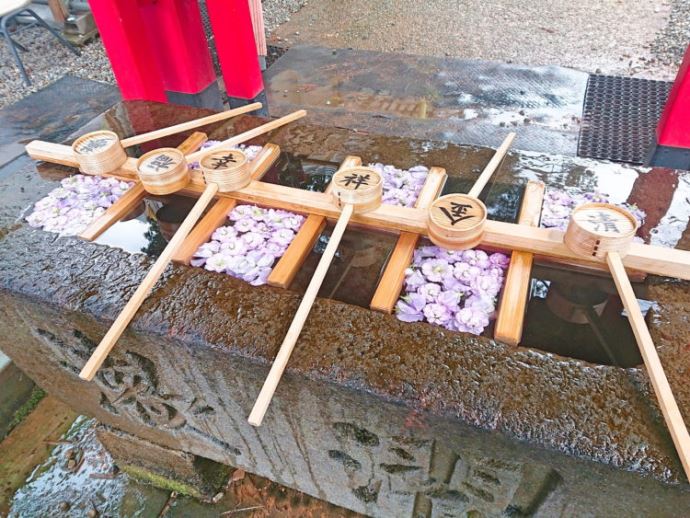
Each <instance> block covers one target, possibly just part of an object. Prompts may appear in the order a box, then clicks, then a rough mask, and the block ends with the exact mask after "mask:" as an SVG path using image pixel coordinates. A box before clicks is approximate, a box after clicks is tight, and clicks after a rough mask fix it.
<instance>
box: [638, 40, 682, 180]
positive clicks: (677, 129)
mask: <svg viewBox="0 0 690 518" xmlns="http://www.w3.org/2000/svg"><path fill="white" fill-rule="evenodd" d="M656 137H657V138H656V143H655V145H654V146H653V148H652V150H651V153H650V155H649V159H648V160H647V162H648V164H649V165H655V166H661V167H670V168H674V169H690V46H689V47H688V48H687V49H686V50H685V57H684V58H683V63H682V64H681V66H680V69H679V70H678V74H677V75H676V79H675V81H674V82H673V88H671V92H670V94H669V96H668V100H667V101H666V106H665V107H664V111H663V113H662V114H661V118H660V119H659V123H658V125H657V128H656Z"/></svg>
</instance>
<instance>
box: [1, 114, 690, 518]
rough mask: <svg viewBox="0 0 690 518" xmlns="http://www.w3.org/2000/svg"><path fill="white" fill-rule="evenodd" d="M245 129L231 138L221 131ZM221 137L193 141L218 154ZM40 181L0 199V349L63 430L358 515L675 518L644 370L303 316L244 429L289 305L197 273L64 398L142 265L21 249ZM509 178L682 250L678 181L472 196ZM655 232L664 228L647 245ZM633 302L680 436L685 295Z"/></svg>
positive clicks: (72, 248) (465, 165)
mask: <svg viewBox="0 0 690 518" xmlns="http://www.w3.org/2000/svg"><path fill="white" fill-rule="evenodd" d="M127 113H129V117H126V114H127ZM197 113H198V112H194V113H193V111H191V110H182V109H179V108H172V107H161V106H157V105H148V104H145V103H131V104H130V103H128V104H125V105H120V106H118V107H117V108H116V109H115V110H114V111H113V112H111V113H109V114H106V116H105V117H104V118H103V119H101V120H100V121H94V123H93V124H92V125H91V126H93V127H99V126H100V125H102V124H103V123H104V122H105V121H110V123H111V124H112V125H114V126H115V127H116V129H121V128H124V127H127V125H128V123H125V121H127V120H129V122H131V121H132V120H138V117H139V116H142V114H146V116H147V117H151V118H152V120H155V121H156V124H158V125H160V126H165V125H167V124H171V123H173V122H179V120H180V119H181V118H184V119H185V120H186V119H189V118H192V117H193V116H194V115H197ZM142 117H143V116H142ZM144 119H145V118H144ZM259 123H260V120H257V119H253V118H251V117H245V118H242V119H240V120H238V121H237V122H236V123H235V125H236V126H237V128H236V130H237V129H239V126H242V129H246V128H247V127H249V126H250V125H256V124H259ZM232 126H233V124H232V123H230V124H226V125H224V126H219V127H218V128H217V129H216V130H214V131H212V132H211V133H212V134H211V135H210V136H212V138H222V137H223V136H225V135H227V134H228V133H232V132H233V131H236V130H233V128H232ZM93 127H92V128H90V129H93ZM183 138H184V136H179V137H178V139H179V141H181V140H182V139H183ZM167 140H168V141H169V143H168V145H173V146H174V145H176V144H178V143H179V142H178V141H175V140H173V139H167ZM266 141H268V139H265V140H263V141H262V142H258V143H263V142H266ZM270 141H271V142H274V143H276V144H279V145H280V146H281V148H283V149H284V150H285V151H288V152H291V153H293V154H294V155H297V156H302V157H309V160H311V161H321V162H327V163H338V162H339V161H341V160H342V159H343V158H344V156H345V155H359V156H361V157H362V159H363V161H364V162H365V163H366V162H382V163H391V164H393V165H395V166H396V167H411V166H413V165H417V164H424V165H428V166H432V165H436V166H442V167H446V168H447V170H448V172H449V174H451V175H452V176H454V177H457V178H466V179H470V178H473V177H475V176H476V174H478V172H479V171H480V170H481V168H482V167H483V165H484V164H485V163H486V162H487V161H488V159H489V157H490V155H491V151H490V150H487V149H477V148H472V147H462V146H456V145H453V144H439V143H430V142H422V141H414V140H408V139H404V138H388V137H381V136H375V135H370V134H361V133H354V132H351V131H347V130H341V129H333V128H330V129H325V128H320V127H311V126H308V125H304V124H301V125H300V124H296V125H292V126H290V127H287V128H284V129H283V130H281V131H279V132H278V133H276V134H273V135H271V137H270ZM38 170H39V173H38V174H37V172H36V169H35V168H34V166H33V165H32V166H29V167H27V168H26V169H25V170H23V171H21V172H20V173H18V174H16V175H13V176H11V177H9V178H7V179H6V180H4V181H3V182H2V183H1V184H0V194H1V198H0V199H2V200H3V206H1V207H0V236H2V241H0V243H1V244H2V247H1V248H0V290H2V293H3V302H4V303H3V305H2V307H1V308H0V315H1V317H2V318H0V334H1V335H2V336H3V337H4V338H3V343H2V348H3V350H5V352H6V353H7V354H9V355H10V356H11V357H12V359H13V360H14V361H15V362H16V363H17V365H18V366H19V367H20V368H22V369H23V370H25V371H26V372H28V373H29V374H30V375H31V376H32V377H33V378H34V379H35V380H36V381H37V382H38V383H39V385H41V386H42V387H44V388H45V389H47V390H48V391H49V392H50V393H52V394H55V395H57V396H58V397H61V398H63V399H66V400H69V401H73V402H74V404H75V406H78V410H79V411H81V412H84V413H86V414H88V415H92V416H95V417H96V418H97V419H98V420H99V421H101V422H103V423H106V424H108V425H111V426H113V427H115V428H118V429H121V430H123V431H126V432H128V433H131V434H133V435H136V436H138V437H141V438H143V439H146V440H150V441H152V442H154V443H156V444H159V445H162V446H165V447H170V448H173V449H179V450H182V451H185V452H190V453H193V454H195V455H199V456H202V457H206V458H209V459H212V460H215V461H218V462H221V463H227V464H231V465H233V466H239V467H242V468H243V469H246V470H247V471H250V472H253V473H257V474H260V475H262V476H265V477H268V478H270V479H272V480H275V481H277V482H279V483H281V484H284V485H287V486H290V487H294V488H297V489H299V490H301V491H304V492H306V493H308V494H311V495H313V496H316V497H318V498H322V499H326V500H329V501H331V502H334V503H336V504H338V505H341V506H343V507H346V508H349V509H353V510H355V511H358V512H362V513H365V514H370V515H376V516H391V515H395V516H407V515H413V514H422V515H425V514H426V515H432V516H434V515H436V514H437V513H442V512H443V511H445V510H448V511H449V512H453V513H462V512H471V511H477V512H480V513H482V514H486V515H489V516H494V515H498V514H501V513H505V512H513V513H523V514H528V513H530V512H535V513H537V515H539V514H542V515H544V516H553V515H554V514H559V513H561V514H566V515H581V514H582V513H584V512H592V511H593V510H596V511H598V512H601V513H604V514H609V515H623V514H628V513H629V511H630V510H631V509H634V510H635V511H636V512H639V513H640V514H645V512H654V514H655V515H656V516H673V515H674V514H677V510H678V509H680V508H687V506H688V505H690V504H689V502H690V492H689V491H688V490H687V483H686V482H682V483H681V481H684V477H683V475H682V470H681V468H680V464H679V461H678V459H677V456H676V453H675V451H674V449H673V445H672V443H671V440H670V437H669V435H668V432H667V431H666V429H665V426H664V423H663V419H662V417H661V414H660V412H659V410H658V407H657V405H656V402H655V400H654V398H653V397H652V394H651V388H650V385H649V381H648V379H647V377H646V374H645V373H644V371H643V370H642V369H639V368H628V369H625V368H619V367H613V366H603V365H596V364H592V363H587V362H584V361H580V360H576V359H572V358H567V357H563V356H559V355H556V354H548V353H544V352H541V351H539V350H537V349H533V348H530V347H529V346H530V345H532V344H529V343H526V344H525V347H520V348H517V349H512V348H510V347H508V346H505V345H504V344H501V343H498V342H494V341H492V340H490V339H488V338H485V337H473V336H470V335H466V334H461V333H453V332H449V331H446V330H443V329H440V328H437V327H433V326H430V325H426V324H418V323H417V324H406V323H403V322H399V321H398V320H396V318H395V317H394V316H390V315H383V314H377V313H373V312H371V311H369V310H368V309H364V308H361V307H357V306H354V305H350V304H346V303H343V302H341V301H339V300H328V299H324V298H321V299H318V300H317V302H316V304H315V306H314V309H313V311H312V314H311V315H310V317H309V319H308V321H307V324H306V326H305V329H304V332H303V334H302V336H301V338H300V340H299V344H298V347H297V348H296V349H295V352H294V354H293V357H292V359H291V361H290V365H289V369H288V373H287V375H286V376H285V378H284V380H283V382H282V383H281V386H280V388H279V390H278V392H277V394H276V398H275V399H274V401H273V404H272V406H271V409H270V411H269V414H268V416H267V418H266V420H265V422H264V425H263V426H262V427H261V428H260V429H258V430H257V429H255V428H252V427H251V426H249V425H248V424H247V423H246V416H247V415H248V412H249V409H250V408H251V405H252V404H253V401H254V397H255V396H256V394H257V393H258V390H259V387H260V384H261V382H262V381H263V379H264V376H265V374H266V372H267V369H268V365H269V363H270V361H271V360H272V359H273V357H274V355H275V352H276V350H277V348H278V346H279V344H280V342H281V341H282V338H283V335H284V333H285V331H286V329H287V327H288V325H289V322H290V320H291V318H292V315H293V313H294V311H295V309H296V307H297V305H298V302H299V295H298V294H297V293H294V292H292V291H290V290H278V289H274V288H270V287H251V286H249V285H247V284H246V283H243V282H242V281H239V280H237V279H233V278H230V277H228V276H225V275H219V274H214V273H211V272H206V271H202V270H199V269H192V268H187V267H181V266H174V267H172V268H170V269H169V270H167V272H166V274H165V275H164V277H163V279H162V280H161V281H160V282H159V283H158V284H157V287H156V290H155V291H154V293H153V294H152V295H151V296H150V297H149V298H148V299H147V300H146V302H145V303H144V305H143V307H142V309H141V311H140V312H139V313H138V317H137V318H136V319H135V321H134V323H133V325H132V326H131V329H130V330H129V331H127V332H126V333H125V334H124V335H123V337H122V339H121V340H120V341H119V343H118V346H117V347H116V348H115V349H114V351H113V353H112V354H111V356H110V359H109V360H108V361H107V363H106V365H105V367H104V368H103V369H101V371H100V372H99V375H98V377H97V381H96V382H95V383H84V382H82V381H80V380H79V379H78V377H77V373H78V370H79V368H80V367H81V365H83V363H84V361H85V360H86V358H87V357H88V355H89V352H90V351H91V350H92V349H93V348H94V347H95V345H96V343H97V342H98V340H99V339H100V337H101V336H102V335H103V333H104V332H105V330H106V328H107V326H108V325H109V323H110V322H111V321H112V320H113V319H114V318H115V316H116V314H117V312H118V310H119V309H120V308H121V307H122V305H123V302H124V300H126V299H127V298H128V297H129V296H130V295H131V293H132V292H133V291H134V289H135V288H136V286H137V284H138V282H139V281H140V280H141V278H143V275H144V274H145V271H146V270H147V269H148V267H149V266H150V264H151V259H150V258H147V257H146V256H145V255H142V254H137V255H129V254H128V253H126V252H124V251H121V250H117V249H114V248H109V247H105V246H99V245H94V244H88V243H83V242H80V241H78V240H77V239H74V238H61V239H57V238H56V236H55V235H52V234H49V233H45V232H41V231H36V230H32V229H30V228H28V226H27V225H26V224H24V223H22V222H21V221H20V220H19V215H20V214H21V213H22V211H23V210H25V209H26V208H27V207H28V206H29V205H30V204H31V203H32V202H33V201H35V200H37V199H39V198H40V197H41V196H42V195H44V194H45V192H47V191H48V190H49V189H51V188H52V187H54V186H55V182H56V180H57V179H59V178H60V177H61V176H62V175H63V174H64V168H59V167H55V166H48V165H45V166H39V167H38ZM528 179H542V180H544V181H545V182H547V183H548V184H549V185H551V186H559V187H564V186H565V187H569V188H579V189H584V190H592V189H601V190H606V191H610V194H611V195H612V196H614V197H619V198H621V199H620V200H618V199H614V200H613V201H616V202H618V201H625V200H626V199H628V200H639V201H638V204H640V205H645V207H643V208H644V209H645V211H646V212H647V214H648V220H647V223H646V227H647V232H648V233H647V236H648V237H650V238H651V239H652V241H654V240H655V239H656V240H659V241H664V242H666V243H667V244H669V245H675V244H676V243H681V244H682V243H687V242H688V239H687V234H688V231H687V216H686V215H685V213H684V212H683V210H686V209H685V207H684V205H682V204H680V205H679V204H677V201H676V197H674V193H675V192H676V190H677V189H680V188H681V186H682V185H685V183H686V182H687V173H678V172H672V171H665V170H649V171H647V170H641V169H634V168H627V167H624V166H619V165H612V164H606V163H600V162H593V161H583V160H573V159H569V158H563V157H555V156H549V155H538V154H517V153H514V154H511V155H510V156H509V157H508V159H507V160H506V163H505V164H504V166H503V168H502V169H501V171H500V173H499V174H498V175H497V178H496V183H495V184H492V186H490V187H488V188H487V189H486V191H485V193H484V197H487V196H492V195H493V194H494V192H495V191H494V189H495V188H498V186H500V185H510V184H521V183H524V182H525V181H526V180H528ZM28 186H30V187H31V189H27V187H28ZM642 186H644V188H645V191H644V192H650V191H647V190H646V189H649V188H650V186H652V187H651V189H653V191H651V192H653V193H654V197H649V196H643V195H642V194H641V192H640V189H641V188H642ZM500 189H503V190H505V189H504V188H500ZM500 189H499V191H498V192H502V191H501V190H500ZM671 218H673V221H678V224H677V225H676V226H672V227H671V230H672V231H670V232H666V231H665V229H667V228H668V225H665V224H664V222H665V221H669V220H670V219H671ZM535 275H536V274H535ZM647 284H648V292H649V293H648V294H647V295H646V296H648V297H649V299H650V300H654V301H656V302H657V305H656V306H653V308H652V309H651V310H650V314H649V316H648V320H649V321H650V323H651V328H652V334H653V336H654V337H655V338H656V339H657V345H658V347H659V353H660V356H661V360H662V362H663V363H664V365H665V366H666V367H667V374H668V377H669V381H670V383H671V386H672V388H673V390H674V393H675V395H676V398H677V400H678V403H679V406H680V408H681V410H682V411H683V412H685V413H686V415H687V411H688V409H690V390H689V389H688V388H687V383H686V382H685V380H686V379H687V375H688V369H689V367H690V365H689V361H688V359H687V358H688V357H687V355H684V354H683V352H684V350H685V348H686V345H687V343H688V333H689V329H690V328H689V324H688V321H687V309H688V308H687V304H686V302H687V301H686V299H687V293H688V284H687V283H683V282H677V281H667V280H662V279H653V278H650V279H648V280H647ZM353 289H354V288H353ZM336 298H337V297H336ZM633 363H634V361H633ZM629 472H634V473H629ZM640 475H642V476H640ZM679 483H680V484H679ZM603 486H606V487H607V491H606V492H602V491H601V487H603ZM652 510H653V511H652Z"/></svg>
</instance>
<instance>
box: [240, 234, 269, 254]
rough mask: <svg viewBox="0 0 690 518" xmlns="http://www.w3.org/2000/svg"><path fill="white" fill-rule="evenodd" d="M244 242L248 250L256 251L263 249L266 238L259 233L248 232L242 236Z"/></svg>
mask: <svg viewBox="0 0 690 518" xmlns="http://www.w3.org/2000/svg"><path fill="white" fill-rule="evenodd" d="M241 239H242V241H243V242H244V244H245V245H246V246H247V249H249V250H254V249H256V248H259V247H261V246H262V245H263V244H264V241H265V239H264V237H263V236H262V235H261V234H259V233H258V232H251V231H250V232H247V233H246V234H242V238H241Z"/></svg>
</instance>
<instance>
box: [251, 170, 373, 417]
mask: <svg viewBox="0 0 690 518" xmlns="http://www.w3.org/2000/svg"><path fill="white" fill-rule="evenodd" d="M331 185H332V186H333V191H332V193H333V196H334V197H335V199H336V200H337V202H338V204H339V205H340V206H341V207H342V211H341V213H340V217H339V218H338V222H337V223H336V225H335V228H334V229H333V233H332V234H331V237H330V239H329V240H328V245H327V246H326V250H325V251H324V253H323V255H322V256H321V260H320V261H319V264H318V265H317V267H316V270H315V271H314V275H313V276H312V278H311V281H310V282H309V286H307V290H306V292H305V293H304V297H303V298H302V302H300V305H299V307H298V308H297V312H296V313H295V316H294V318H293V319H292V323H291V324H290V328H289V329H288V332H287V334H286V335H285V339H284V340H283V343H282V344H281V346H280V349H279V350H278V354H277V356H276V359H275V361H274V362H273V365H272V366H271V370H270V372H269V373H268V376H267V378H266V381H265V382H264V384H263V387H262V388H261V392H260V393H259V397H258V398H257V399H256V402H255V403H254V407H253V408H252V411H251V413H250V414H249V419H248V421H249V424H251V425H253V426H260V425H261V422H262V421H263V418H264V415H266V411H267V410H268V406H269V405H270V403H271V400H272V399H273V394H274V393H275V391H276V388H277V387H278V383H279V382H280V378H281V377H282V375H283V372H284V371H285V367H286V366H287V363H288V360H289V359H290V355H291V354H292V351H293V349H294V348H295V344H296V343H297V339H298V338H299V335H300V333H301V332H302V328H303V327H304V323H305V321H306V320H307V317H308V316H309V312H310V311H311V307H312V306H313V305H314V300H316V296H317V295H318V293H319V288H321V284H323V280H324V278H325V277H326V273H327V272H328V268H329V267H330V265H331V261H332V260H333V256H334V255H335V252H336V250H337V249H338V244H339V243H340V240H341V239H342V237H343V234H344V233H345V229H346V228H347V224H348V222H349V221H350V217H352V214H353V212H355V211H357V212H366V211H369V210H374V209H375V208H377V207H378V206H379V205H381V194H382V188H383V180H382V178H381V176H380V175H379V174H378V173H377V172H376V171H375V170H374V169H371V168H368V167H353V168H349V169H341V170H340V171H338V172H337V173H335V174H334V175H333V178H332V180H331Z"/></svg>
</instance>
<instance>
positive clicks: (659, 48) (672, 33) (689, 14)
mask: <svg viewBox="0 0 690 518" xmlns="http://www.w3.org/2000/svg"><path fill="white" fill-rule="evenodd" d="M688 44H690V0H674V1H673V4H672V8H671V14H670V16H669V18H668V22H667V23H666V26H665V27H664V28H663V30H662V31H661V32H659V33H657V35H656V38H655V39H654V41H653V42H652V44H651V45H650V49H651V52H652V55H653V58H652V59H654V60H655V62H652V63H650V65H652V66H654V65H655V66H657V67H659V68H662V69H663V68H664V67H666V68H667V69H668V70H669V72H670V73H671V74H672V75H671V77H673V76H674V75H675V72H676V70H677V69H678V65H679V64H680V62H681V61H682V60H683V54H684V53H685V49H686V48H687V46H688Z"/></svg>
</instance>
